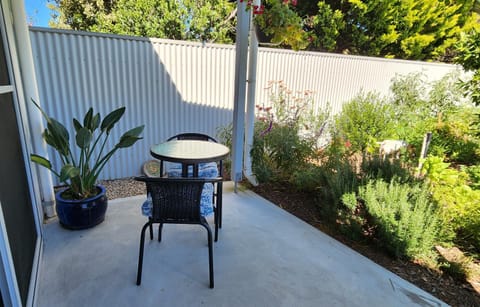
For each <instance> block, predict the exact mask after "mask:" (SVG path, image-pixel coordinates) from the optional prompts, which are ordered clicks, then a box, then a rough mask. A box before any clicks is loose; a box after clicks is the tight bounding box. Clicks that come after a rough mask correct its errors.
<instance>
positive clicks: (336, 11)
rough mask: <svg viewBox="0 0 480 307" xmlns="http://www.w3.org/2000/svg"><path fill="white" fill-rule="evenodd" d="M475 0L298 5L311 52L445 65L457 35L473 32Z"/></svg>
mask: <svg viewBox="0 0 480 307" xmlns="http://www.w3.org/2000/svg"><path fill="white" fill-rule="evenodd" d="M476 2H477V1H476V0H451V1H445V0H423V1H416V0H341V1H333V0H328V1H319V2H318V3H317V7H316V8H313V7H312V5H311V4H310V3H306V4H303V2H299V4H298V6H299V8H298V12H299V14H303V16H304V20H307V21H308V22H306V24H305V26H306V30H307V31H308V32H309V33H310V35H311V40H312V44H311V45H310V48H311V49H316V50H323V51H332V52H341V53H349V54H360V55H369V56H382V57H391V58H402V59H414V60H450V57H451V52H452V47H453V45H454V43H455V42H456V41H457V40H458V38H459V37H460V33H462V32H468V31H470V30H471V29H472V28H474V27H478V20H477V18H478V16H477V15H476V14H475V13H474V5H475V3H476Z"/></svg>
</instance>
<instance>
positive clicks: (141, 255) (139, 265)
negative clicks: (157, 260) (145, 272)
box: [137, 222, 152, 286]
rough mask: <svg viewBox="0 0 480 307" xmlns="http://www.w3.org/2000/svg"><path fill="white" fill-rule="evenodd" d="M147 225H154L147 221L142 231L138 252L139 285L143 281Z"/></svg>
mask: <svg viewBox="0 0 480 307" xmlns="http://www.w3.org/2000/svg"><path fill="white" fill-rule="evenodd" d="M147 227H152V223H150V222H147V223H146V224H145V225H144V226H143V228H142V232H141V234H140V252H139V254H138V270H137V286H140V284H141V283H142V267H143V250H144V248H145V230H147ZM150 229H151V228H150Z"/></svg>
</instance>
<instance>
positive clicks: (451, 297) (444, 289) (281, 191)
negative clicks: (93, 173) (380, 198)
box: [100, 178, 480, 306]
mask: <svg viewBox="0 0 480 307" xmlns="http://www.w3.org/2000/svg"><path fill="white" fill-rule="evenodd" d="M100 183H101V184H103V185H104V186H105V187H106V188H107V196H108V198H109V199H115V198H123V197H129V196H134V195H145V193H146V190H145V184H144V183H143V182H138V181H135V180H133V179H131V178H125V179H119V180H106V181H102V182H100ZM249 188H250V189H251V190H253V191H254V192H255V193H257V194H259V195H261V196H262V197H264V198H266V199H268V200H269V201H271V202H272V203H274V204H276V205H277V206H279V207H280V208H282V209H284V210H286V211H288V212H290V213H292V214H293V215H295V216H297V217H298V218H300V219H302V220H304V221H305V222H307V223H309V224H310V225H312V226H314V227H316V228H317V229H319V230H321V231H322V232H324V233H326V234H328V235H329V236H331V237H333V238H335V239H336V240H338V241H340V242H342V243H343V244H345V245H347V246H349V247H350V248H352V249H354V250H356V251H357V252H359V253H360V254H362V255H364V256H365V257H367V258H369V259H371V260H372V261H374V262H376V263H377V264H379V265H381V266H383V267H384V268H386V269H388V270H390V271H391V272H393V273H395V274H397V275H399V276H401V277H402V278H404V279H405V280H408V281H409V282H411V283H413V284H415V285H416V286H418V287H419V288H421V289H423V290H425V291H427V292H429V293H431V294H432V295H434V296H435V297H437V298H439V299H441V300H442V301H444V302H446V303H447V304H449V305H451V306H480V293H479V292H477V291H475V289H474V288H473V287H472V285H471V284H469V283H468V282H466V281H461V280H458V279H454V278H453V277H451V276H448V275H446V274H442V272H440V271H437V270H433V269H429V268H427V267H426V266H422V265H421V264H419V263H415V262H410V261H404V260H398V259H393V258H391V257H390V256H389V255H387V254H385V253H384V252H383V251H382V250H381V249H379V248H377V247H375V246H374V245H372V244H368V243H366V242H358V241H353V240H351V239H349V238H347V237H346V236H345V235H343V234H341V233H340V232H339V231H338V229H336V228H335V227H333V226H331V225H329V224H328V223H326V222H325V221H322V219H321V218H320V213H319V207H318V205H317V204H315V203H314V201H313V200H312V198H311V197H309V196H308V195H305V194H303V193H296V192H294V191H292V189H289V188H288V187H286V186H281V185H278V186H275V185H272V184H269V185H261V186H258V187H249Z"/></svg>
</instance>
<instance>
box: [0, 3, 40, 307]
mask: <svg viewBox="0 0 480 307" xmlns="http://www.w3.org/2000/svg"><path fill="white" fill-rule="evenodd" d="M1 9H2V12H1V13H2V14H0V24H1V25H4V26H5V34H6V42H7V44H6V47H5V49H6V55H7V66H8V67H9V71H10V80H11V83H12V85H10V87H11V89H12V93H13V101H14V107H15V114H16V117H17V123H18V132H19V138H20V142H21V146H22V154H23V159H24V165H25V172H26V174H25V175H26V177H27V183H28V189H29V194H30V200H31V202H32V204H31V205H32V210H34V214H33V218H34V222H35V229H36V234H37V240H36V243H35V253H34V255H33V259H32V261H33V263H32V271H31V272H30V283H29V290H28V296H27V306H34V305H35V293H36V291H37V274H38V271H39V263H40V256H41V250H42V247H43V244H42V234H43V233H42V228H41V225H42V223H41V219H42V218H43V212H42V210H41V201H40V197H39V195H38V194H39V193H38V188H37V189H35V187H36V186H37V185H36V184H35V182H34V180H33V175H32V169H31V164H30V162H29V161H30V156H29V152H30V149H29V148H30V143H29V142H27V137H28V139H30V131H29V127H28V123H29V118H28V116H27V108H26V106H25V98H24V96H25V95H24V88H23V82H22V72H23V74H31V73H33V76H31V77H30V78H33V81H29V82H28V83H29V84H30V87H33V88H34V90H35V91H36V80H35V75H34V70H33V59H32V53H31V47H30V44H29V36H28V35H29V34H28V27H27V24H26V16H25V9H24V6H23V1H14V2H13V3H12V2H10V1H8V0H1ZM2 16H3V18H2ZM0 39H3V38H1V37H0ZM18 42H20V46H19V47H20V48H23V49H25V48H29V49H28V50H23V51H22V54H23V65H22V68H21V67H20V63H19V61H21V59H19V56H18V52H17V50H18V49H17V46H16V44H17V43H18ZM8 57H9V59H8ZM29 57H30V58H29ZM32 82H33V85H32ZM36 97H38V94H37V95H36ZM0 208H1V206H0ZM0 211H1V210H0ZM0 213H2V216H1V225H2V230H1V231H2V234H1V235H2V237H1V238H0V248H5V249H6V251H5V252H4V253H5V257H7V258H5V259H2V270H3V271H4V274H5V275H2V274H0V275H1V276H0V278H5V279H6V282H7V283H8V285H9V286H10V285H13V287H14V288H15V290H14V291H13V292H12V290H11V289H9V292H8V293H9V295H10V297H9V298H8V300H9V301H11V304H12V306H21V305H22V303H21V299H20V294H19V290H18V284H17V279H16V275H15V271H14V265H13V260H12V257H11V253H10V245H9V243H8V237H7V232H6V228H5V223H4V219H3V211H2V212H0ZM3 256H4V255H2V258H3ZM2 293H3V291H2ZM4 299H5V298H4Z"/></svg>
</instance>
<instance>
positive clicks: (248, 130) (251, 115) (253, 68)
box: [244, 18, 258, 186]
mask: <svg viewBox="0 0 480 307" xmlns="http://www.w3.org/2000/svg"><path fill="white" fill-rule="evenodd" d="M257 55H258V39H257V34H256V33H255V26H254V24H253V18H250V49H249V53H248V80H247V82H248V83H247V117H246V122H245V151H244V174H245V178H247V179H248V181H249V182H250V183H251V184H253V185H255V186H256V185H258V182H257V178H256V177H255V175H254V174H253V172H252V159H251V157H250V150H251V149H252V146H253V133H254V124H255V87H256V84H257Z"/></svg>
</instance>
